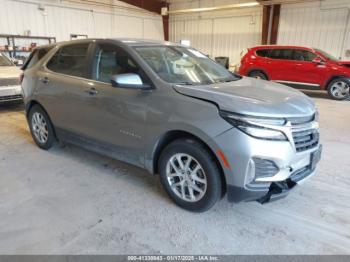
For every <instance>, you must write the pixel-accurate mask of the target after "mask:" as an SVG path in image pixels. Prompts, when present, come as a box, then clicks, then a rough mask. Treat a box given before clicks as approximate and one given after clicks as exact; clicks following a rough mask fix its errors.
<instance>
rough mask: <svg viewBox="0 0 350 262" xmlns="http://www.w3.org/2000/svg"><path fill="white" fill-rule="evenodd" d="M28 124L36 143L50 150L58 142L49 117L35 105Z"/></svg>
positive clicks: (31, 110) (29, 115) (30, 112)
mask: <svg viewBox="0 0 350 262" xmlns="http://www.w3.org/2000/svg"><path fill="white" fill-rule="evenodd" d="M28 123H29V128H30V132H31V134H32V137H33V140H34V142H35V143H36V144H37V146H38V147H40V148H42V149H45V150H48V149H49V148H51V147H52V145H53V143H54V141H55V140H56V138H55V134H54V129H53V126H52V123H51V121H50V118H49V116H48V115H47V114H46V112H45V111H44V110H43V109H42V107H41V106H39V105H34V106H33V107H32V108H31V109H30V111H29V114H28Z"/></svg>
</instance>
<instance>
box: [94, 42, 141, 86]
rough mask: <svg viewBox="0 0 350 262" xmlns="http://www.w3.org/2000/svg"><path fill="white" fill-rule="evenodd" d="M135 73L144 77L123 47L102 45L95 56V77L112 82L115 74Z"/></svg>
mask: <svg viewBox="0 0 350 262" xmlns="http://www.w3.org/2000/svg"><path fill="white" fill-rule="evenodd" d="M128 73H134V74H138V75H140V76H141V78H143V80H144V81H145V79H144V75H143V74H142V72H141V70H140V69H139V67H138V66H137V65H136V63H135V62H134V61H133V60H132V59H131V57H130V56H129V54H128V53H127V52H126V51H124V50H123V49H121V48H119V47H117V46H114V45H100V47H99V48H98V50H97V52H96V54H95V58H94V70H93V77H92V78H93V79H95V80H98V81H101V82H105V83H110V82H111V77H112V76H113V75H119V74H128Z"/></svg>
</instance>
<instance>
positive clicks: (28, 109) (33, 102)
mask: <svg viewBox="0 0 350 262" xmlns="http://www.w3.org/2000/svg"><path fill="white" fill-rule="evenodd" d="M35 105H38V106H40V107H41V109H42V110H44V112H45V113H46V115H47V117H48V118H49V120H50V122H51V125H52V129H53V133H54V136H55V138H56V139H57V134H56V130H55V126H54V125H53V122H52V120H51V117H50V115H49V114H48V112H47V111H46V109H45V107H43V105H42V104H40V103H39V102H38V101H37V100H31V101H29V102H28V103H27V104H26V105H25V111H26V118H27V119H28V117H29V112H30V110H31V109H32V108H33V106H35Z"/></svg>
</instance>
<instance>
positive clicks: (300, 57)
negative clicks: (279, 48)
mask: <svg viewBox="0 0 350 262" xmlns="http://www.w3.org/2000/svg"><path fill="white" fill-rule="evenodd" d="M316 56H317V55H316V54H314V53H312V52H309V51H306V50H301V49H295V50H294V54H293V59H294V60H297V61H309V62H310V61H312V60H314V58H316Z"/></svg>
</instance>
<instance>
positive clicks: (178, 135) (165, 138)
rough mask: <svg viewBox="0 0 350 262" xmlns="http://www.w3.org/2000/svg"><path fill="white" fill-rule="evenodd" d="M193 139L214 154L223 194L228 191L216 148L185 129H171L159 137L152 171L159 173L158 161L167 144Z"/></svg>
mask: <svg viewBox="0 0 350 262" xmlns="http://www.w3.org/2000/svg"><path fill="white" fill-rule="evenodd" d="M186 138H188V139H193V140H196V141H197V142H199V143H201V144H202V145H203V146H204V147H205V148H206V149H207V150H208V152H209V153H210V154H211V155H212V157H213V159H214V161H215V163H216V164H217V166H218V168H219V170H220V178H221V180H222V182H223V183H222V187H223V188H222V190H223V191H222V192H223V195H224V194H225V193H226V185H227V184H226V178H225V173H224V170H223V167H222V165H221V163H220V160H219V159H218V157H217V155H216V154H215V153H214V150H213V149H212V148H211V147H210V146H209V145H208V144H207V143H206V142H205V141H204V140H203V139H201V138H199V137H198V136H196V135H194V134H192V133H190V132H187V131H183V130H171V131H168V132H166V133H165V134H164V135H162V136H161V138H160V139H158V142H157V144H156V147H155V149H154V151H153V157H152V169H153V170H152V171H153V174H158V171H159V170H158V161H159V158H160V155H161V153H162V152H163V150H164V149H165V147H166V146H167V145H169V144H170V143H172V142H173V141H175V140H177V139H186Z"/></svg>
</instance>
